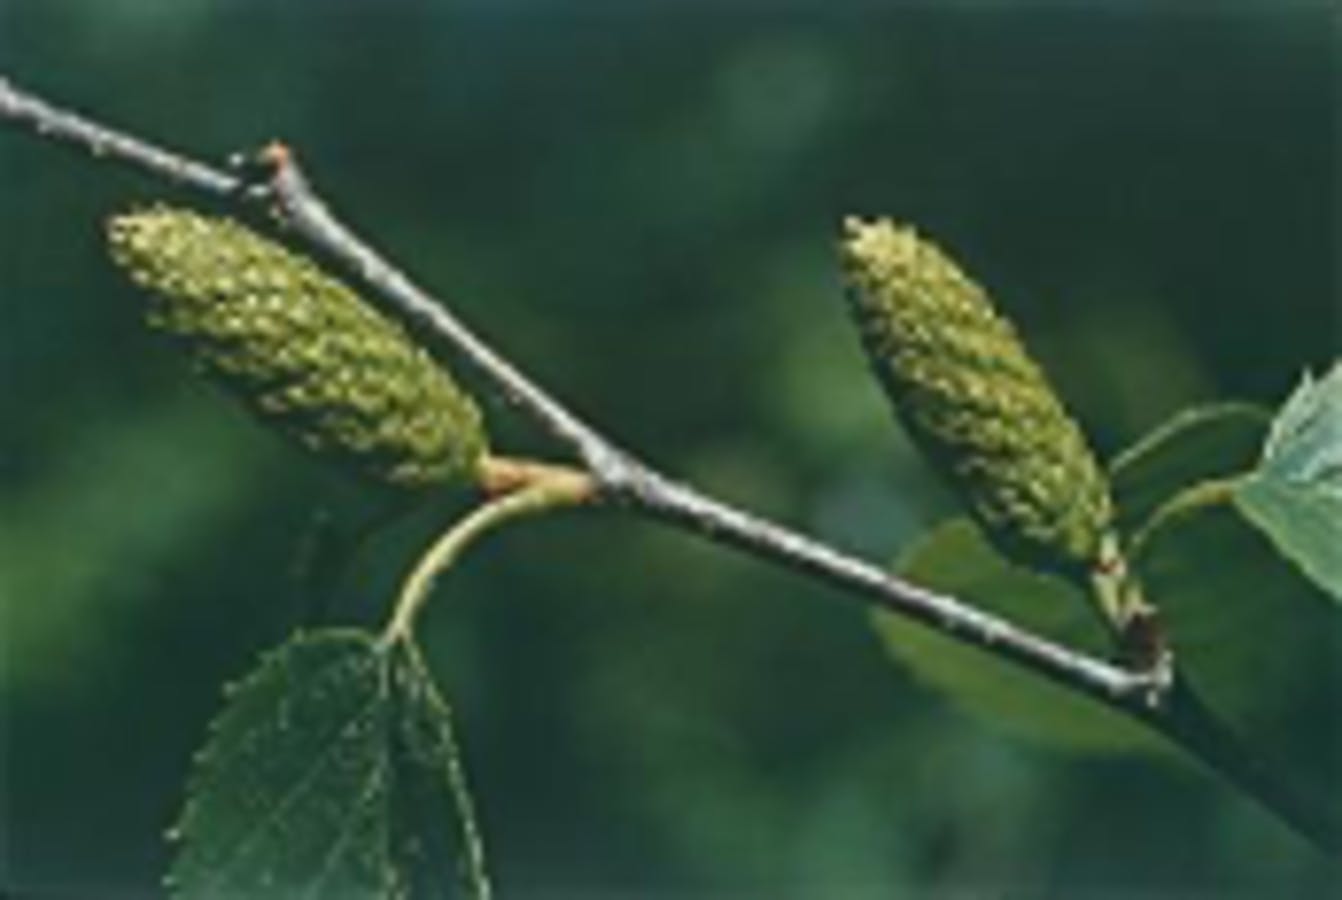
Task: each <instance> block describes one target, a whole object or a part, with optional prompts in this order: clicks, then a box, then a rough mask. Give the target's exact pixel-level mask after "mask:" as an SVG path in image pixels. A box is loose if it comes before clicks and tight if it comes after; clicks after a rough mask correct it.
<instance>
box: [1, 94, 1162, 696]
mask: <svg viewBox="0 0 1342 900" xmlns="http://www.w3.org/2000/svg"><path fill="white" fill-rule="evenodd" d="M5 120H7V121H9V122H11V123H13V124H17V125H20V126H26V127H28V128H30V129H32V130H34V131H36V133H37V134H38V135H40V136H42V137H45V138H48V139H50V140H54V141H57V142H59V143H64V144H69V145H72V146H75V147H79V148H83V149H85V150H88V151H89V152H91V153H92V154H93V155H94V156H96V157H99V158H103V159H107V160H112V161H116V162H121V163H126V164H129V165H130V166H132V167H134V168H137V169H140V170H142V171H145V172H148V173H150V174H153V175H157V176H159V177H162V178H165V179H167V180H169V181H171V182H173V183H175V184H178V185H180V186H183V187H187V188H191V189H194V190H198V191H200V192H202V193H205V194H208V195H210V196H212V197H215V198H224V199H233V200H238V201H240V202H243V203H245V204H247V205H253V206H254V205H255V204H257V203H262V204H268V205H270V206H272V207H273V209H274V210H275V211H276V212H277V213H278V214H279V216H280V218H281V220H282V221H283V223H284V225H285V226H286V227H287V228H288V229H289V230H290V231H292V233H293V234H295V235H296V236H297V237H298V238H299V239H300V240H302V241H303V242H304V243H305V244H307V245H309V246H310V247H311V248H313V249H314V250H316V251H317V252H319V253H320V254H321V255H322V256H324V257H326V258H328V259H331V260H332V261H334V262H335V263H336V264H338V265H339V266H341V268H343V269H344V270H346V271H347V272H348V273H350V274H352V275H353V276H354V277H356V278H357V279H358V280H359V281H361V282H362V283H363V284H364V285H365V286H367V287H368V288H369V289H370V290H371V291H373V292H374V293H375V294H376V295H377V296H378V297H379V298H380V299H381V300H382V301H383V302H384V303H385V304H386V305H387V306H389V307H390V308H391V309H392V310H394V311H395V312H396V313H397V314H399V315H400V316H402V317H403V318H405V319H406V320H408V322H409V323H410V324H411V325H413V326H414V327H415V328H416V329H417V330H418V331H421V332H423V333H426V334H428V335H430V336H432V337H434V338H437V339H438V340H440V341H442V342H445V343H446V344H448V345H450V346H451V348H452V349H453V351H455V353H456V354H457V355H458V356H459V357H460V358H462V359H464V360H465V361H466V362H468V363H469V364H470V365H472V366H473V367H474V368H475V369H476V370H477V371H478V372H479V373H481V374H482V375H483V376H484V377H486V378H487V379H488V380H489V381H491V382H492V383H493V384H494V386H495V387H497V388H498V389H499V390H500V391H501V392H502V393H503V396H504V397H505V398H506V399H507V400H508V402H510V403H511V404H512V405H514V406H516V407H517V408H518V409H519V410H521V411H522V412H524V413H525V414H527V415H529V416H530V417H531V418H532V419H534V420H535V421H536V422H537V423H539V424H540V425H541V426H542V427H543V428H544V429H545V430H546V431H547V432H548V433H549V434H550V435H551V436H552V437H554V438H555V439H557V440H559V441H560V442H562V443H563V444H565V445H566V446H568V447H569V449H571V450H572V451H573V452H574V453H575V454H576V455H577V456H578V458H579V459H581V460H582V462H583V464H584V466H585V468H586V469H587V470H588V472H589V473H590V474H591V475H592V477H593V478H594V479H595V480H596V482H597V485H598V489H599V491H600V495H601V498H602V499H603V500H605V501H606V502H607V503H611V504H614V505H618V506H625V507H628V508H632V509H633V510H635V511H637V512H639V513H642V514H644V515H647V516H649V517H651V518H654V519H659V520H661V521H665V522H669V523H672V524H675V525H678V526H681V527H686V528H689V529H690V530H692V531H694V532H696V533H698V534H700V535H703V536H705V537H708V538H710V539H712V540H715V541H718V542H721V543H726V544H732V545H735V546H737V547H740V548H743V549H746V550H749V551H750V552H752V553H754V554H756V555H758V556H761V557H764V558H766V559H771V560H773V561H775V562H781V563H783V564H785V565H787V566H789V567H791V568H794V569H798V570H801V571H804V572H807V573H809V574H811V575H813V576H816V577H818V578H821V579H823V580H826V581H829V582H831V583H833V584H835V585H837V586H839V587H843V588H847V589H849V590H852V591H855V592H857V593H858V594H860V595H862V596H864V597H866V598H868V599H869V600H870V601H871V602H872V603H873V604H874V605H876V606H880V607H883V608H886V609H890V610H893V611H895V612H898V613H901V614H903V615H907V616H910V617H912V618H914V619H917V620H919V621H921V622H924V623H926V624H928V625H930V626H932V627H933V628H936V629H938V630H940V631H942V632H944V633H946V634H949V635H951V636H953V637H956V638H958V639H960V640H962V641H965V642H966V643H970V644H974V645H975V646H978V647H981V648H983V649H985V650H988V651H990V652H992V653H996V654H998V655H1001V656H1005V657H1008V658H1010V659H1012V660H1013V661H1015V662H1018V663H1020V664H1022V665H1025V666H1027V667H1029V668H1031V669H1033V670H1034V671H1036V672H1039V673H1040V674H1042V675H1045V676H1047V677H1049V678H1051V679H1053V680H1055V681H1058V682H1060V683H1062V684H1065V685H1067V686H1069V687H1071V688H1072V689H1074V690H1078V691H1081V692H1083V693H1086V694H1089V695H1091V696H1093V697H1096V698H1099V699H1102V700H1104V701H1105V702H1108V703H1111V704H1113V703H1119V704H1125V705H1129V704H1131V705H1135V704H1140V703H1142V702H1143V701H1144V700H1145V699H1146V698H1147V697H1148V695H1149V694H1150V693H1151V692H1152V690H1153V689H1157V688H1158V685H1156V684H1155V683H1153V680H1152V678H1151V677H1150V676H1149V675H1147V674H1145V673H1133V672H1128V671H1126V670H1124V669H1122V668H1119V667H1117V666H1115V665H1113V664H1111V663H1109V662H1107V661H1105V660H1102V659H1098V658H1095V657H1091V656H1088V655H1086V654H1084V653H1079V652H1077V651H1075V650H1072V649H1071V648H1068V647H1065V646H1062V645H1060V644H1055V643H1052V642H1050V641H1047V640H1044V639H1042V638H1039V637H1037V636H1035V635H1033V634H1030V633H1028V632H1026V631H1023V630H1022V629H1019V628H1017V627H1016V626H1014V625H1012V624H1011V623H1010V622H1008V621H1006V620H1005V619H1001V618H998V617H996V616H993V615H990V614H988V613H984V612H981V611H980V610H978V609H976V608H974V607H972V606H969V605H968V604H965V603H963V602H961V601H959V600H957V599H955V598H953V597H948V596H945V595H942V594H937V593H935V592H932V591H929V590H926V589H924V588H920V587H918V586H917V585H914V584H910V583H908V582H906V581H903V580H901V579H898V578H895V577H894V576H892V575H890V574H889V573H887V572H886V571H885V570H884V569H882V568H879V567H877V566H874V565H872V564H870V563H867V562H863V561H862V560H859V559H856V558H853V557H850V556H847V555H845V554H843V553H841V552H839V551H837V550H835V549H833V548H831V547H829V546H827V545H824V544H821V543H819V542H817V541H814V540H812V539H810V538H807V537H804V536H802V535H799V534H796V533H794V532H791V531H788V530H787V529H784V528H782V527H780V526H778V525H774V524H772V523H770V522H766V521H764V520H762V519H759V518H757V517H754V516H751V515H749V514H747V513H745V512H742V511H740V510H737V509H734V508H733V507H730V506H728V505H726V504H724V503H721V502H719V501H717V500H714V499H712V498H709V497H706V496H704V495H703V494H700V493H699V492H697V491H696V490H694V489H693V488H691V487H688V486H686V485H683V484H679V483H677V482H674V481H672V480H671V479H669V478H667V477H665V476H664V475H662V474H660V473H658V472H656V471H654V470H652V469H651V468H650V467H648V466H647V465H646V464H644V463H642V462H640V461H638V460H637V459H635V458H634V457H633V456H632V455H630V454H628V453H626V452H625V451H623V450H622V449H620V448H619V447H617V446H616V445H615V444H614V443H613V442H611V441H610V440H609V439H607V438H606V437H604V436H603V435H601V434H600V433H598V432H597V431H596V430H595V429H593V428H592V427H591V426H589V425H587V424H586V423H585V422H583V421H582V420H581V419H579V418H578V417H577V416H576V415H575V414H574V413H572V412H570V411H569V410H568V409H567V408H566V407H564V406H563V405H562V404H560V403H559V402H558V401H557V400H555V399H554V398H553V397H551V396H550V394H549V393H548V392H546V391H545V390H544V389H543V388H541V387H540V386H538V385H537V384H536V383H534V382H533V381H532V380H531V379H530V378H528V377H527V376H526V375H524V374H523V373H522V372H521V371H520V370H519V369H518V368H517V367H516V366H514V365H513V364H512V363H511V362H509V361H508V360H507V359H505V358H504V357H503V356H501V355H499V354H498V353H497V352H495V351H494V350H493V349H492V348H491V347H490V346H489V345H488V344H486V343H485V342H484V341H482V340H481V339H480V338H479V337H477V336H476V335H475V333H474V332H473V331H471V330H470V329H469V328H467V327H466V326H465V325H464V324H463V323H462V322H461V320H460V319H458V318H457V316H456V315H455V314H454V313H452V312H451V311H450V310H449V309H448V307H446V306H445V305H443V304H442V303H441V302H440V301H438V300H437V299H436V298H434V297H432V296H431V295H429V294H428V293H427V292H425V291H424V290H422V289H421V288H419V287H418V286H417V285H415V284H414V282H412V281H411V280H410V279H409V278H408V277H407V276H406V275H404V274H403V273H402V272H400V271H399V270H398V269H396V268H395V267H394V266H392V265H391V264H390V263H389V262H387V261H386V260H385V259H384V258H383V257H382V256H380V255H379V254H378V253H377V252H376V251H375V250H373V249H372V248H371V247H369V246H368V244H366V243H365V242H364V241H362V240H361V239H359V238H358V237H357V236H356V235H355V234H354V233H353V232H352V231H350V229H348V228H347V227H346V226H345V225H344V224H343V223H342V222H341V221H340V220H338V219H337V218H336V217H335V216H334V215H333V214H332V213H331V211H330V209H329V208H328V207H327V206H326V204H325V203H324V202H323V201H322V199H321V198H320V197H319V196H318V195H317V193H316V192H315V191H314V190H313V189H312V186H311V184H310V182H309V181H308V179H307V177H306V176H305V175H304V174H303V171H302V170H301V169H300V167H299V166H298V163H297V161H296V160H295V159H294V157H293V155H292V154H291V153H290V152H289V151H288V150H287V148H285V147H284V146H283V145H281V144H271V145H270V146H268V147H266V148H264V149H263V150H262V151H261V152H260V153H259V154H258V155H257V157H256V159H255V160H254V162H255V163H257V165H256V166H255V167H254V172H255V179H253V178H248V177H243V176H242V175H240V174H232V173H229V172H225V171H222V170H218V169H215V168H213V167H211V166H209V165H207V164H205V163H201V162H197V161H194V160H191V159H188V158H186V157H183V156H180V155H178V154H175V153H172V152H171V151H167V150H164V149H161V148H159V147H156V146H154V145H152V144H149V143H147V142H145V141H142V140H140V139H139V138H137V137H133V136H131V135H128V134H125V133H122V132H118V131H114V130H112V129H110V128H108V127H107V126H104V125H101V124H99V123H97V122H95V121H92V120H91V119H88V118H85V117H82V116H80V115H78V114H76V113H73V112H69V111H67V110H63V109H59V108H57V107H55V106H52V105H51V104H49V103H47V102H45V101H43V100H40V99H38V98H37V97H35V96H33V95H31V94H29V93H27V92H24V91H22V90H20V89H19V88H17V87H15V86H14V85H13V84H11V83H10V82H9V81H7V80H5V79H3V78H0V121H5Z"/></svg>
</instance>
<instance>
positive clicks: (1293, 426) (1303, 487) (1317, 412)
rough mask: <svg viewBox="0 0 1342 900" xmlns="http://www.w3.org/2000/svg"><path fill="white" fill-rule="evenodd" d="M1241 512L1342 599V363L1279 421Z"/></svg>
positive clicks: (1306, 388) (1301, 390)
mask: <svg viewBox="0 0 1342 900" xmlns="http://www.w3.org/2000/svg"><path fill="white" fill-rule="evenodd" d="M1235 502H1236V504H1237V505H1238V506H1239V509H1240V510H1241V511H1242V512H1243V513H1244V515H1245V516H1246V517H1247V518H1248V519H1249V521H1251V522H1252V523H1253V524H1254V525H1255V526H1257V527H1258V528H1260V529H1262V531H1263V532H1264V533H1265V534H1266V535H1267V536H1268V537H1269V538H1271V539H1272V542H1273V544H1275V545H1276V547H1277V549H1278V550H1279V551H1280V552H1281V553H1282V554H1283V555H1284V556H1286V557H1287V558H1289V559H1290V560H1292V561H1293V562H1294V563H1295V564H1296V565H1298V566H1299V567H1300V569H1301V570H1302V571H1303V572H1304V573H1305V574H1306V575H1308V576H1309V577H1310V578H1312V579H1313V580H1314V581H1315V583H1317V584H1318V585H1319V586H1320V587H1322V588H1323V589H1324V590H1325V591H1327V592H1328V593H1329V594H1331V595H1332V597H1333V599H1335V600H1340V601H1342V363H1336V364H1334V366H1333V369H1332V371H1331V372H1329V373H1328V374H1327V375H1326V376H1324V377H1323V378H1321V379H1319V380H1317V381H1316V380H1314V379H1313V378H1311V377H1309V376H1308V375H1306V376H1305V379H1304V381H1303V382H1302V383H1301V384H1300V386H1299V387H1298V388H1296V390H1295V393H1293V394H1292V395H1291V397H1290V399H1289V400H1287V401H1286V405H1285V406H1283V407H1282V409H1281V411H1280V413H1278V415H1277V418H1276V419H1275V420H1274V421H1273V422H1272V431H1271V433H1270V434H1269V435H1268V439H1267V443H1266V445H1265V446H1264V448H1263V458H1262V462H1261V463H1260V465H1259V467H1258V469H1257V470H1256V471H1255V472H1254V473H1253V475H1252V476H1251V477H1249V478H1247V479H1245V480H1244V481H1243V482H1242V483H1241V484H1240V485H1239V488H1238V490H1236V492H1235Z"/></svg>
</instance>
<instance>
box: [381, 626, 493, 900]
mask: <svg viewBox="0 0 1342 900" xmlns="http://www.w3.org/2000/svg"><path fill="white" fill-rule="evenodd" d="M396 678H397V682H398V686H399V690H400V698H401V715H400V716H399V718H398V726H397V737H398V739H397V741H396V759H397V761H398V763H399V765H398V771H400V772H401V773H402V777H401V778H400V780H399V782H398V801H399V802H398V803H397V805H396V817H397V818H396V822H397V828H396V833H397V836H398V837H397V841H396V846H395V848H394V850H395V852H396V854H397V859H398V861H399V863H400V865H401V867H402V870H403V871H404V873H405V876H406V884H407V886H408V889H409V893H410V896H412V897H419V896H425V897H437V896H441V895H442V894H443V892H444V887H445V886H446V885H451V884H453V883H455V882H458V881H460V882H462V883H464V884H465V886H466V887H467V890H468V891H469V892H470V894H471V895H472V896H474V897H475V898H477V900H483V898H487V897H488V896H489V895H490V893H491V891H490V885H489V876H488V874H487V872H486V871H485V861H484V845H483V842H482V840H481V837H480V833H479V827H478V825H477V823H476V816H475V805H474V801H473V799H472V798H471V794H470V790H469V789H468V787H467V785H466V774H465V772H464V770H463V768H462V763H461V752H460V750H459V748H458V746H457V739H456V734H455V732H454V729H453V726H452V713H451V710H450V709H449V708H448V706H447V702H446V701H445V700H444V699H443V697H442V694H441V693H440V692H439V691H438V688H437V686H436V685H435V684H434V682H433V676H432V675H430V674H429V671H428V669H427V667H426V666H425V665H424V662H423V660H422V659H421V658H420V656H419V653H418V651H417V650H415V649H414V648H413V646H411V647H408V648H406V652H405V655H404V662H403V664H402V665H400V666H398V668H397V672H396Z"/></svg>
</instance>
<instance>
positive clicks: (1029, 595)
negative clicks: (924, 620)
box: [873, 518, 1159, 752]
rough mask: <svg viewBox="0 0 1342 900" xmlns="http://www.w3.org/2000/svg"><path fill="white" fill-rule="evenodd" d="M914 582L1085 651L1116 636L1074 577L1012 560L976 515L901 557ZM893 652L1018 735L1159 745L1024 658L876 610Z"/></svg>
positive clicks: (1083, 745)
mask: <svg viewBox="0 0 1342 900" xmlns="http://www.w3.org/2000/svg"><path fill="white" fill-rule="evenodd" d="M898 568H899V570H900V572H901V573H902V574H903V575H904V576H905V577H907V578H909V579H910V580H912V581H915V582H917V583H919V584H922V585H926V586H928V587H930V588H933V589H934V590H939V591H944V592H946V593H949V594H952V595H954V596H956V597H959V598H960V599H962V600H964V601H966V602H968V603H971V604H973V605H974V606H976V607H978V608H980V609H986V610H990V611H992V612H996V613H999V614H1001V615H1003V616H1005V617H1007V618H1009V619H1010V620H1011V621H1013V622H1015V623H1016V624H1017V625H1020V626H1022V627H1025V628H1028V629H1030V630H1031V631H1034V632H1035V633H1037V634H1040V635H1043V636H1045V637H1049V638H1052V639H1053V640H1056V641H1060V642H1062V643H1065V644H1068V645H1070V646H1072V647H1076V648H1078V649H1083V650H1087V651H1090V652H1094V653H1099V654H1101V655H1103V654H1104V653H1105V652H1106V647H1107V638H1106V635H1105V633H1104V630H1103V626H1102V625H1101V624H1100V623H1099V621H1098V619H1097V618H1096V616H1095V613H1094V612H1093V611H1092V610H1091V609H1090V607H1089V605H1088V603H1087V601H1086V599H1085V598H1084V597H1083V596H1082V595H1081V593H1080V592H1079V591H1078V590H1077V589H1076V588H1074V587H1072V586H1071V585H1070V584H1069V583H1066V582H1064V581H1062V580H1060V579H1057V578H1052V577H1048V576H1043V575H1038V574H1035V573H1033V572H1031V571H1029V570H1027V569H1023V568H1018V567H1016V566H1013V565H1012V564H1010V563H1008V562H1007V561H1006V560H1005V559H1004V558H1003V557H1001V556H1000V555H999V554H998V553H997V552H996V551H995V550H994V549H993V548H992V547H991V546H990V545H989V544H988V543H987V541H985V540H984V539H983V536H982V534H981V533H980V532H979V530H978V528H977V527H976V526H975V525H974V524H973V523H972V522H970V521H969V520H968V519H964V518H961V519H955V520H952V521H950V522H947V523H945V524H943V525H941V526H940V527H938V528H937V529H935V530H934V531H933V532H932V533H931V534H929V535H927V536H926V537H925V538H923V539H922V540H921V541H919V542H918V543H917V545H916V546H914V547H913V548H912V550H911V551H910V552H909V553H907V554H906V555H905V556H904V558H903V559H902V560H901V561H900V563H899V565H898ZM873 618H874V621H875V624H876V626H877V630H878V632H879V633H880V635H881V637H882V639H883V640H884V642H885V646H886V648H887V649H888V650H889V651H890V653H891V654H892V655H893V656H894V657H895V658H896V659H898V660H900V661H901V662H903V663H905V664H907V665H908V666H909V667H910V668H911V669H912V671H913V672H914V673H915V675H916V676H917V677H918V678H919V680H921V681H923V682H924V683H926V684H928V685H930V686H932V687H935V688H937V689H939V690H941V691H944V692H945V693H946V694H947V695H948V696H949V697H950V698H951V699H952V700H954V701H955V702H956V703H957V704H959V705H960V706H961V707H963V708H965V709H966V710H968V711H969V712H972V713H974V714H977V715H981V716H983V717H984V718H985V719H986V720H987V721H988V722H989V723H991V724H994V725H997V726H999V727H1001V728H1002V729H1004V730H1006V731H1009V732H1011V733H1014V734H1016V735H1019V736H1022V737H1027V738H1031V739H1035V740H1040V741H1044V742H1046V743H1050V744H1054V745H1058V746H1063V747H1067V748H1070V749H1074V750H1085V751H1105V752H1132V751H1137V750H1150V749H1154V748H1155V747H1157V746H1159V741H1158V739H1157V738H1156V737H1155V736H1154V735H1153V734H1151V733H1150V732H1148V731H1146V730H1145V729H1143V728H1142V727H1141V726H1140V725H1137V724H1136V723H1134V722H1132V721H1130V720H1128V719H1126V718H1125V717H1123V716H1120V715H1118V714H1116V713H1113V712H1111V711H1109V710H1107V709H1105V708H1104V707H1103V706H1101V705H1100V704H1098V703H1095V702H1094V701H1091V700H1088V699H1086V698H1084V697H1081V696H1079V695H1077V694H1075V693H1073V692H1071V691H1067V690H1065V689H1063V688H1060V687H1058V686H1056V685H1054V684H1052V683H1050V682H1048V681H1046V680H1045V679H1043V678H1040V677H1039V676H1037V675H1033V674H1031V673H1029V672H1027V671H1025V670H1024V669H1022V668H1021V667H1020V666H1017V665H1014V664H1012V663H1009V662H1006V661H1004V660H1002V659H1001V658H999V657H997V656H994V655H992V654H990V653H986V652H984V651H982V650H979V649H976V648H974V647H969V646H966V645H964V644H961V643H960V642H958V641H954V640H951V639H950V638H947V637H945V636H943V635H941V634H938V633H936V632H933V631H932V630H930V629H928V628H925V627H923V626H921V625H918V624H916V623H914V622H911V621H908V620H907V619H904V618H902V617H900V616H896V615H893V614H890V613H877V614H875V615H874V617H873Z"/></svg>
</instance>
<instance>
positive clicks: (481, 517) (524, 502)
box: [380, 467, 592, 647]
mask: <svg viewBox="0 0 1342 900" xmlns="http://www.w3.org/2000/svg"><path fill="white" fill-rule="evenodd" d="M591 496H592V483H591V481H590V479H588V478H587V476H585V475H583V474H582V473H580V472H575V471H572V470H564V469H559V468H557V467H556V468H554V469H553V470H552V474H550V475H548V476H543V477H539V478H537V479H536V480H534V481H533V482H532V483H531V484H528V485H526V486H525V487H521V488H518V489H517V490H515V491H513V492H511V493H508V494H504V495H502V496H500V497H496V498H494V499H492V500H489V501H487V502H486V503H484V504H483V505H482V506H479V507H477V508H476V509H475V510H474V511H472V512H471V513H470V514H469V515H467V516H466V517H465V518H464V519H462V520H461V521H459V522H457V523H456V524H455V525H454V526H452V527H451V528H449V529H448V530H447V531H445V532H444V533H443V534H442V535H440V536H439V537H438V539H437V540H435V541H434V542H433V543H432V544H430V545H429V549H428V550H426V551H425V552H424V555H423V556H421V557H420V558H419V562H417V563H416V564H415V568H414V569H412V570H411V572H410V575H409V577H407V578H406V580H405V583H404V584H403V585H402V587H401V592H400V594H399V596H398V597H397V599H396V605H395V606H394V607H393V609H392V614H391V617H390V619H388V621H387V624H386V626H385V627H384V628H383V630H382V636H381V638H380V642H381V644H382V645H383V646H384V647H385V646H389V645H391V644H393V643H395V642H396V641H405V640H406V639H408V638H409V637H410V636H411V635H412V634H413V632H414V627H415V619H416V617H417V616H418V615H419V611H420V610H421V609H422V608H423V607H424V604H425V603H426V602H427V601H428V599H429V595H430V593H432V591H433V585H434V582H435V581H436V580H437V579H438V576H439V575H441V574H442V573H443V572H444V571H445V570H447V569H448V568H450V567H451V566H452V564H453V563H454V562H456V560H457V558H458V557H460V556H461V554H462V552H463V551H464V550H465V549H466V548H467V547H468V546H470V545H471V544H472V543H474V542H475V541H476V539H478V538H479V537H481V536H482V535H483V534H485V533H486V532H488V531H490V530H492V529H494V528H497V527H499V526H500V525H503V524H505V523H507V522H511V521H513V520H514V519H518V518H521V517H523V516H530V515H535V514H537V513H541V512H545V511H547V510H552V509H558V508H560V507H565V506H575V505H577V504H580V503H583V502H585V501H587V500H588V499H590V498H591Z"/></svg>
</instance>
